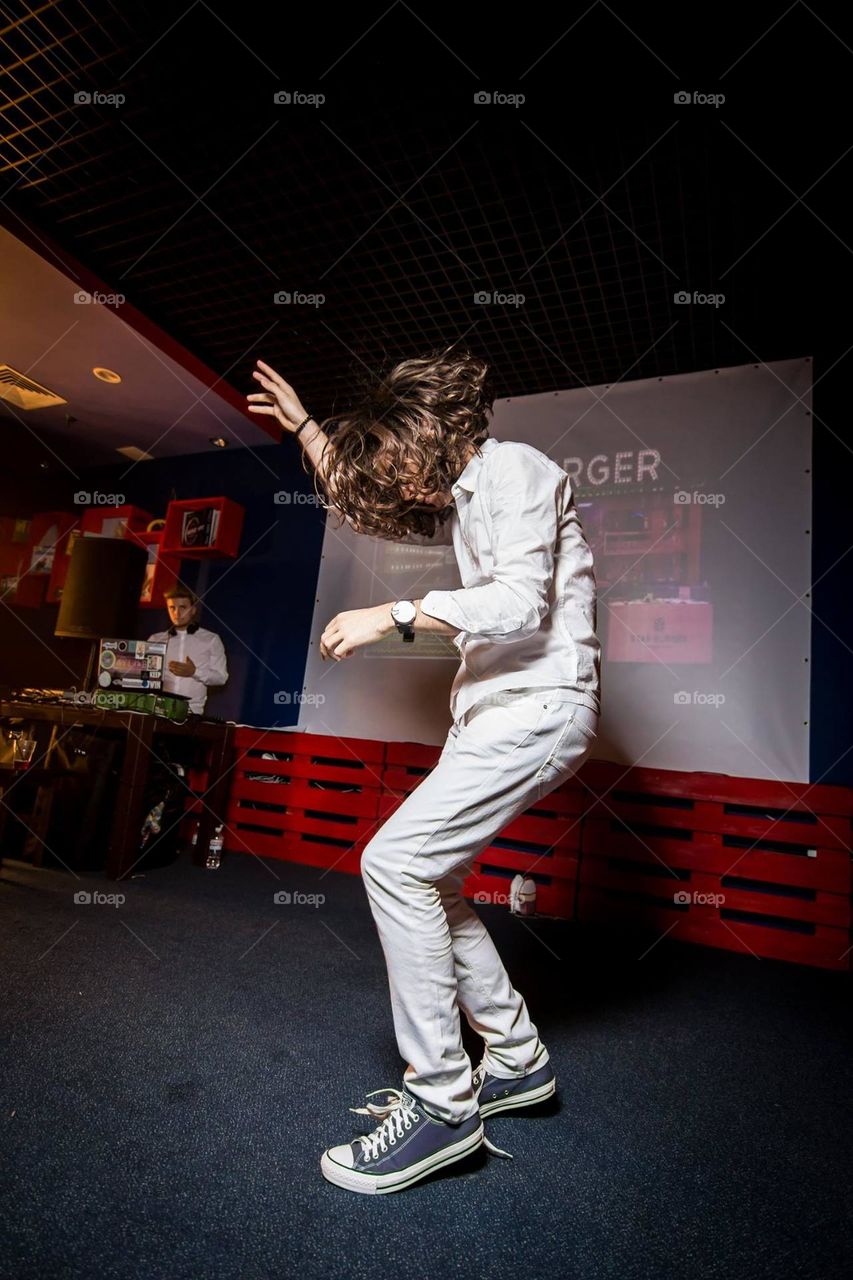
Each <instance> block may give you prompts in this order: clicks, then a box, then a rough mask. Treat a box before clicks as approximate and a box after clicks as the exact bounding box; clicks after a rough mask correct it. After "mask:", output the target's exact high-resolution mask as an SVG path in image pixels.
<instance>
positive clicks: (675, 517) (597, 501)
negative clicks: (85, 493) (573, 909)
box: [297, 357, 812, 782]
mask: <svg viewBox="0 0 853 1280" xmlns="http://www.w3.org/2000/svg"><path fill="white" fill-rule="evenodd" d="M811 368H812V366H811V360H810V358H808V357H804V358H799V359H792V360H783V361H779V362H777V363H775V364H771V365H754V364H749V365H743V366H740V367H737V368H730V369H719V370H714V369H711V370H705V371H703V372H698V373H689V374H683V375H679V376H677V377H662V378H650V379H644V380H639V381H634V382H617V383H614V384H607V385H603V386H597V387H585V388H582V389H577V390H568V391H558V392H547V393H544V394H539V395H532V396H521V397H517V398H515V399H510V400H505V401H501V402H500V403H498V404H497V405H496V406H495V412H494V417H493V419H492V423H491V434H492V435H493V436H494V437H495V438H496V439H498V440H521V441H524V442H526V443H528V444H531V445H534V446H535V447H536V448H537V449H540V450H542V452H543V453H546V454H548V455H549V457H551V458H553V459H554V460H555V461H556V462H557V463H559V465H560V466H562V467H563V468H564V469H565V470H566V471H567V472H568V473H569V475H570V477H571V479H572V488H573V493H574V497H575V502H576V503H577V506H578V510H579V512H580V516H581V520H582V523H583V526H584V530H585V532H586V536H587V538H588V540H589V542H590V545H591V546H592V550H593V554H594V557H595V569H596V579H597V583H598V635H599V638H600V640H601V644H602V672H601V692H602V720H601V726H600V731H599V736H598V741H597V743H596V748H595V751H594V753H593V754H594V756H595V757H598V758H602V759H607V760H614V761H618V762H622V763H625V764H639V765H642V766H644V767H656V768H663V769H676V770H704V771H709V772H713V773H727V774H733V775H737V776H748V777H759V778H783V779H788V780H792V781H800V782H807V781H808V759H809V752H808V743H809V723H808V722H809V658H810V612H809V603H810V596H809V594H808V593H809V590H810V567H811V538H810V532H809V531H810V529H811V471H810V468H811V418H810V408H811V382H812V378H811ZM336 524H337V519H336V518H335V517H332V516H329V517H327V521H326V532H325V538H324V546H323V558H322V560H321V569H320V575H319V581H318V586H317V603H316V605H315V609H314V619H313V625H312V637H311V645H310V650H309V657H308V662H307V666H306V672H305V689H304V692H303V701H302V703H301V705H300V711H299V719H298V722H297V727H298V728H300V729H304V730H306V731H309V732H312V733H320V734H331V735H337V736H340V737H365V738H378V739H382V740H386V741H409V742H422V743H432V744H436V745H439V744H441V743H443V742H444V739H445V737H446V734H447V730H448V729H449V727H450V712H449V693H450V685H451V683H452V680H453V676H454V673H455V671H456V668H457V666H458V664H459V654H458V652H457V650H456V649H455V647H454V646H453V643H452V638H447V639H445V638H444V637H438V636H428V635H425V634H423V633H421V634H420V635H418V637H417V639H416V640H415V643H414V644H411V645H408V644H407V645H404V644H403V642H402V639H401V638H400V637H399V636H398V635H397V634H396V633H394V634H393V635H390V636H389V637H388V638H387V639H386V640H385V641H383V642H382V643H380V644H376V645H373V646H368V647H367V648H364V649H360V650H358V651H356V653H355V654H354V655H353V656H352V657H350V658H346V659H344V660H342V661H341V662H329V661H326V662H324V661H322V660H321V658H320V654H319V645H318V641H319V637H320V635H321V634H322V632H323V630H324V628H325V626H326V624H327V623H328V621H329V620H330V619H331V618H332V617H333V616H334V615H335V614H336V613H339V612H341V611H342V610H345V609H357V608H363V607H366V606H368V605H375V604H379V603H382V602H385V601H393V600H397V599H412V598H420V597H422V596H424V595H425V594H426V592H427V591H428V590H430V589H431V588H456V587H459V586H461V582H460V579H459V575H458V572H457V568H456V561H455V557H454V553H453V548H452V546H449V545H447V546H437V547H433V546H429V545H409V544H405V543H403V544H400V543H397V544H395V543H390V542H385V541H382V540H381V539H374V538H367V537H363V536H358V535H356V534H354V533H353V532H352V530H351V529H350V528H349V526H348V525H347V524H343V525H342V526H341V527H340V528H335V527H334V526H335V525H336Z"/></svg>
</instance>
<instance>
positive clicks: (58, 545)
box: [13, 511, 77, 609]
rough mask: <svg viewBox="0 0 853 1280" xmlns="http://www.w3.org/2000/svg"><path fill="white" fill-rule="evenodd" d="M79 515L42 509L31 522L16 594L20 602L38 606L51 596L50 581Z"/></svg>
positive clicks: (14, 598)
mask: <svg viewBox="0 0 853 1280" xmlns="http://www.w3.org/2000/svg"><path fill="white" fill-rule="evenodd" d="M76 523H77V517H76V516H75V515H74V514H73V513H72V512H70V511H39V512H37V514H36V515H34V516H33V518H32V522H31V525H30V539H29V542H28V543H27V545H26V546H22V547H21V552H22V553H23V554H22V558H21V559H20V560H19V563H18V574H19V581H18V586H17V589H16V591H15V594H14V596H13V601H14V603H15V604H16V605H20V606H22V607H24V608H30V609H32V608H38V607H39V606H40V605H41V604H43V602H44V600H45V598H47V599H50V594H49V590H50V583H51V581H52V579H53V571H54V567H55V565H56V562H57V560H58V559H59V557H60V555H61V551H62V547H63V546H64V545H65V541H66V539H67V537H68V534H69V532H70V530H71V529H72V528H73V527H74V525H75V524H76Z"/></svg>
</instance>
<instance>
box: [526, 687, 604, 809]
mask: <svg viewBox="0 0 853 1280" xmlns="http://www.w3.org/2000/svg"><path fill="white" fill-rule="evenodd" d="M597 737H598V713H597V712H595V711H591V710H590V709H589V708H588V707H585V706H580V705H578V706H574V707H572V710H571V711H570V712H569V714H568V715H567V717H566V720H565V723H564V724H563V726H562V728H561V729H560V732H559V734H558V735H557V740H556V742H555V743H554V745H553V747H552V748H551V750H550V751H549V753H548V757H547V759H546V760H545V763H544V764H543V765H542V766H541V768H540V769H539V771H538V773H537V774H536V784H537V787H538V792H537V795H538V797H539V798H540V799H541V798H542V797H543V796H545V795H547V794H548V792H549V791H553V790H554V788H555V787H557V786H559V784H560V783H561V782H564V781H565V780H566V779H567V778H569V777H571V775H572V774H573V773H575V772H576V771H577V770H578V769H579V768H580V766H581V765H582V764H583V761H584V759H585V758H586V756H587V755H588V754H589V752H590V750H591V749H592V746H593V744H594V743H595V740H596V738H597Z"/></svg>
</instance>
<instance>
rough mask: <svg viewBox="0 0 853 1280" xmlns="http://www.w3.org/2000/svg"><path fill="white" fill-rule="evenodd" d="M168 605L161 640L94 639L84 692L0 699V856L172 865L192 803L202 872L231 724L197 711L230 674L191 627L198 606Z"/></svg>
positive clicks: (138, 866) (139, 867)
mask: <svg viewBox="0 0 853 1280" xmlns="http://www.w3.org/2000/svg"><path fill="white" fill-rule="evenodd" d="M168 607H169V615H170V618H171V619H172V626H171V628H170V629H169V631H168V632H164V633H162V635H161V634H159V633H158V635H157V636H155V637H152V639H151V640H149V641H145V640H123V639H103V640H101V641H100V644H99V645H98V658H97V667H96V675H95V680H94V687H93V692H89V691H88V689H86V690H83V691H77V690H67V691H63V690H26V691H24V693H23V694H19V695H18V696H17V697H16V696H14V695H10V696H9V698H8V699H4V700H0V856H2V855H3V854H5V855H6V856H7V857H9V856H12V855H13V854H18V855H19V856H22V857H25V858H29V859H30V860H31V862H32V864H33V865H34V866H45V865H48V864H55V865H58V866H63V867H66V868H67V869H68V870H71V871H99V870H103V871H104V872H105V874H106V875H107V876H108V877H110V878H111V879H121V878H123V877H126V876H129V875H131V874H133V873H134V871H135V873H136V874H140V872H141V871H144V870H146V869H148V868H150V867H155V866H162V865H164V863H166V862H169V861H172V860H173V859H174V857H176V856H177V853H178V848H179V837H180V828H181V820H182V817H183V815H184V813H185V811H186V808H187V803H188V801H190V800H192V799H193V798H194V797H195V796H198V797H199V799H198V802H197V804H196V806H195V807H196V808H197V809H199V810H200V812H199V815H198V816H199V823H198V829H197V832H196V837H195V848H194V851H193V860H194V862H195V863H196V864H197V865H200V866H204V865H207V856H208V850H209V849H210V848H211V841H212V840H213V838H214V835H215V833H216V832H217V829H218V828H219V827H221V825H222V824H223V823H224V815H225V805H226V802H227V793H228V772H227V771H228V766H229V755H230V751H231V737H232V732H231V731H232V726H231V725H230V724H225V723H223V722H222V721H218V720H216V719H214V718H211V717H205V716H204V715H203V714H202V713H203V710H204V705H205V701H206V697H207V685H214V684H224V683H225V681H226V679H227V675H228V672H227V666H226V662H225V653H224V649H223V647H222V642H221V640H220V639H219V637H218V636H217V635H215V633H213V632H208V631H203V629H202V628H199V627H198V626H197V624H195V623H194V615H195V610H196V608H197V601H196V600H195V599H194V598H193V597H191V596H190V594H189V593H188V592H182V593H176V594H175V596H174V597H172V598H170V599H169V600H168ZM188 633H189V634H188ZM89 683H90V682H89V680H87V684H89ZM183 689H186V693H184V692H182V690H183ZM179 690H181V692H179ZM4 748H5V749H4ZM4 765H5V766H6V767H5V768H4V767H3V766H4ZM196 769H204V770H206V772H207V779H208V788H209V789H208V790H206V791H204V792H193V791H192V790H191V788H190V785H189V779H190V778H191V776H192V774H191V772H190V771H191V770H196ZM213 865H216V862H215V861H214V864H213Z"/></svg>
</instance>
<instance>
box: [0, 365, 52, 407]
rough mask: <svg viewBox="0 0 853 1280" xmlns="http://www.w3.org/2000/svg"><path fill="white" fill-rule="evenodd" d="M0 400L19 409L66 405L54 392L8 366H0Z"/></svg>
mask: <svg viewBox="0 0 853 1280" xmlns="http://www.w3.org/2000/svg"><path fill="white" fill-rule="evenodd" d="M0 400H8V401H9V403H10V404H14V405H17V407H18V408H19V409H46V408H47V407H48V406H49V405H52V404H68V401H67V400H64V399H63V398H62V396H58V395H57V394H56V392H55V391H48V389H47V387H43V386H41V385H40V383H38V382H33V380H32V378H27V377H25V376H24V374H22V373H19V372H18V370H17V369H12V368H11V367H10V366H9V365H8V364H0Z"/></svg>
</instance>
